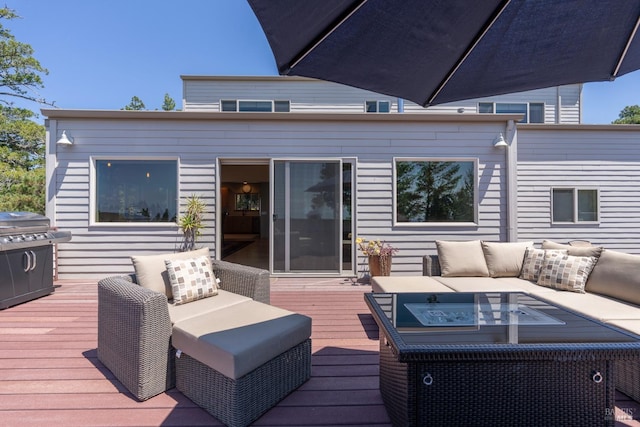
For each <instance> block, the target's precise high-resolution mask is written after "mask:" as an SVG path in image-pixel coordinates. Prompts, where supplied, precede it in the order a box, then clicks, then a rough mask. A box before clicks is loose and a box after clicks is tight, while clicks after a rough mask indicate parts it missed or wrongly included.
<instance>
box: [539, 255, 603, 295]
mask: <svg viewBox="0 0 640 427" xmlns="http://www.w3.org/2000/svg"><path fill="white" fill-rule="evenodd" d="M596 261H597V258H595V257H590V256H588V257H587V256H572V255H561V254H557V253H547V254H545V256H544V263H543V265H542V269H541V270H540V277H538V285H540V286H546V287H547V288H553V289H558V290H561V291H571V292H579V293H582V294H583V293H584V286H585V285H586V283H587V278H589V274H591V270H592V269H593V266H594V265H595V264H596Z"/></svg>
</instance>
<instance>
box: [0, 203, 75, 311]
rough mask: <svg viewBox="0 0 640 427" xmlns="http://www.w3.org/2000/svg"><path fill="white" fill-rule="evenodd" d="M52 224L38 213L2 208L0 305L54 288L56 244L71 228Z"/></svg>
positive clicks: (31, 297) (69, 233) (66, 239)
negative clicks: (56, 227) (54, 245)
mask: <svg viewBox="0 0 640 427" xmlns="http://www.w3.org/2000/svg"><path fill="white" fill-rule="evenodd" d="M50 224H51V223H50V221H49V218H47V217H46V216H43V215H39V214H36V213H31V212H0V309H4V308H7V307H10V306H12V305H16V304H20V303H23V302H26V301H30V300H32V299H35V298H39V297H41V296H44V295H48V294H50V293H51V292H53V290H54V287H53V244H54V243H59V242H68V241H69V240H71V232H69V231H59V230H52V229H51V226H50Z"/></svg>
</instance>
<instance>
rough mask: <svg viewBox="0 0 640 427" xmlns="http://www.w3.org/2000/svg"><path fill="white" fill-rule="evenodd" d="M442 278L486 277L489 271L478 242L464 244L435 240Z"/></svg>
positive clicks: (465, 242) (472, 241) (471, 241)
mask: <svg viewBox="0 0 640 427" xmlns="http://www.w3.org/2000/svg"><path fill="white" fill-rule="evenodd" d="M436 247H437V249H438V259H439V261H440V270H441V274H442V276H443V277H459V276H462V277H469V276H473V277H488V276H489V270H488V269H487V263H486V261H485V259H484V254H483V253H482V245H481V244H480V240H470V241H464V242H454V241H444V240H436Z"/></svg>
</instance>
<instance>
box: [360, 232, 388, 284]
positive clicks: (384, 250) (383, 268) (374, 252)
mask: <svg viewBox="0 0 640 427" xmlns="http://www.w3.org/2000/svg"><path fill="white" fill-rule="evenodd" d="M356 244H357V245H358V248H359V249H360V250H361V251H362V253H363V254H364V255H366V256H367V259H368V262H369V274H370V275H371V277H374V276H389V275H391V258H392V256H393V255H394V254H395V253H397V252H398V249H396V248H394V247H393V246H391V245H390V244H388V243H385V242H383V241H380V240H368V241H367V240H365V239H362V238H360V237H358V238H357V239H356Z"/></svg>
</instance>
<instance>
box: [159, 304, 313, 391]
mask: <svg viewBox="0 0 640 427" xmlns="http://www.w3.org/2000/svg"><path fill="white" fill-rule="evenodd" d="M214 299H215V298H214ZM310 336H311V319H310V318H309V317H307V316H304V315H301V314H297V313H293V312H291V311H288V310H284V309H282V308H278V307H274V306H271V305H268V304H263V303H260V302H257V301H247V302H243V303H240V304H235V305H233V306H230V307H226V308H224V309H221V310H216V311H213V312H210V313H207V314H203V315H200V316H196V317H192V318H190V319H187V320H184V321H181V322H177V323H175V324H174V325H173V333H172V336H171V340H172V344H173V346H174V347H175V348H176V349H178V350H180V351H183V352H184V353H186V354H188V355H189V356H191V357H193V358H194V359H196V360H198V361H200V362H202V363H204V364H205V365H207V366H209V367H211V368H213V369H215V370H216V371H218V372H220V373H222V374H223V375H225V376H227V377H229V378H232V379H238V378H240V377H242V376H244V375H246V374H248V373H250V372H251V371H253V370H254V369H256V368H258V367H260V366H262V365H263V364H265V363H266V362H268V361H269V360H271V359H273V358H274V357H276V356H278V355H279V354H282V353H284V352H285V351H287V350H289V349H291V348H293V347H295V346H296V345H298V344H300V343H301V342H303V341H305V340H306V339H307V338H309V337H310Z"/></svg>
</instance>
